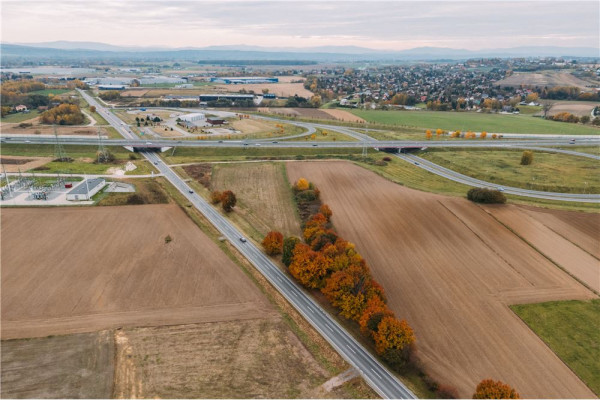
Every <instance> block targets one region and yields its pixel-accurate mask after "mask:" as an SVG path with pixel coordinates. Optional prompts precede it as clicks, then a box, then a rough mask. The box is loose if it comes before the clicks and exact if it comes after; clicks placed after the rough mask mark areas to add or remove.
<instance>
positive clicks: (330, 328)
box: [325, 324, 335, 332]
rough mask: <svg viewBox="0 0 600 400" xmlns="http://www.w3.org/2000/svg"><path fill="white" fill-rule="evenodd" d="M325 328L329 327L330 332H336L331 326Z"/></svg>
mask: <svg viewBox="0 0 600 400" xmlns="http://www.w3.org/2000/svg"><path fill="white" fill-rule="evenodd" d="M325 326H326V327H328V328H329V330H330V331H331V332H335V331H334V330H333V328H332V327H331V326H329V324H325Z"/></svg>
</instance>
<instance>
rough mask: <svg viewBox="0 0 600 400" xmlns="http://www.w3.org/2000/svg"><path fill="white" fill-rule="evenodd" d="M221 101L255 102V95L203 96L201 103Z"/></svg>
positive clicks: (201, 96) (225, 94)
mask: <svg viewBox="0 0 600 400" xmlns="http://www.w3.org/2000/svg"><path fill="white" fill-rule="evenodd" d="M219 99H227V100H231V101H236V100H254V95H253V94H228V93H223V94H201V95H200V101H217V100H219Z"/></svg>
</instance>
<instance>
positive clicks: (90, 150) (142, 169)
mask: <svg viewBox="0 0 600 400" xmlns="http://www.w3.org/2000/svg"><path fill="white" fill-rule="evenodd" d="M64 149H65V152H66V153H67V157H69V158H72V159H73V160H74V161H72V162H56V161H51V162H49V163H48V164H45V165H44V166H43V167H42V168H39V169H37V170H36V171H31V170H30V171H27V172H40V173H72V174H78V173H79V174H106V173H107V172H106V171H107V170H108V169H109V168H111V167H117V168H122V167H123V166H124V164H125V163H126V162H127V161H130V159H129V156H130V154H132V153H130V152H129V151H128V150H126V149H124V148H122V147H118V146H115V147H107V149H108V150H109V151H110V152H111V153H112V154H113V155H114V156H115V161H114V162H113V163H106V164H94V163H93V161H94V159H95V158H96V150H97V148H96V147H95V146H68V145H67V146H64ZM2 155H5V156H29V157H54V156H55V153H54V145H38V144H27V145H24V144H6V143H5V144H3V145H2ZM133 163H134V164H135V165H136V166H137V169H135V170H133V171H131V172H128V173H127V175H146V174H150V173H151V171H155V168H154V166H152V165H150V163H149V162H147V161H145V160H144V159H142V157H141V156H140V155H137V159H136V160H133ZM24 172H25V171H24Z"/></svg>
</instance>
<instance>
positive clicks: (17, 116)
mask: <svg viewBox="0 0 600 400" xmlns="http://www.w3.org/2000/svg"><path fill="white" fill-rule="evenodd" d="M39 115H40V112H39V111H37V110H35V111H30V112H28V113H14V114H8V115H7V116H6V117H4V118H2V119H0V122H5V123H7V124H11V123H19V122H23V121H27V120H28V119H32V118H36V117H37V116H39Z"/></svg>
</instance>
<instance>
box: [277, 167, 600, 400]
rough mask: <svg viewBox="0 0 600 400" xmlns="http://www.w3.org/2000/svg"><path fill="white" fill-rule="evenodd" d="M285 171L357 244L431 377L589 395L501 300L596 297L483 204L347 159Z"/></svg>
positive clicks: (464, 389) (536, 392) (466, 392)
mask: <svg viewBox="0 0 600 400" xmlns="http://www.w3.org/2000/svg"><path fill="white" fill-rule="evenodd" d="M288 175H289V179H290V181H294V180H296V179H298V178H299V177H306V178H307V179H309V180H310V181H311V182H314V183H315V184H316V185H317V187H319V189H320V190H321V196H322V198H323V201H324V202H325V203H327V204H329V205H330V206H331V208H332V210H333V213H334V215H333V223H334V225H335V227H336V229H337V230H338V232H339V233H340V235H341V236H343V237H345V238H347V239H348V240H350V241H352V242H354V243H356V245H357V249H358V250H359V252H360V253H361V254H362V255H363V256H364V257H365V259H366V260H367V262H368V263H369V265H370V267H371V270H372V272H373V274H374V276H375V278H376V279H377V280H378V281H379V282H382V283H383V286H384V288H385V289H386V293H387V296H388V303H389V305H390V307H391V308H392V310H394V311H395V312H396V313H397V315H398V316H399V317H401V318H406V319H407V320H408V322H409V324H411V326H412V327H413V328H414V329H415V332H416V336H417V345H418V348H419V355H420V358H421V360H422V361H423V363H424V365H425V367H426V370H427V371H428V372H429V373H430V374H431V375H432V376H433V377H434V378H435V379H436V380H438V381H440V382H442V383H448V384H451V385H454V386H456V387H457V388H458V390H459V394H460V395H461V397H468V396H470V395H471V394H472V392H473V388H474V387H475V385H476V384H477V382H479V381H480V380H481V379H483V378H486V377H490V376H492V377H494V378H495V379H501V380H503V381H505V382H508V383H510V384H511V385H512V386H513V387H515V388H516V389H517V390H518V391H519V392H520V393H521V395H522V396H524V397H570V398H577V397H590V396H592V397H593V393H591V392H590V391H589V389H588V388H587V387H586V386H585V385H584V384H583V383H582V382H581V381H580V380H579V378H577V377H576V376H575V375H574V374H573V372H572V371H571V370H569V369H568V368H567V367H566V366H565V365H564V364H563V363H562V361H561V360H560V359H558V357H556V355H555V354H554V353H553V352H552V351H551V350H550V349H549V348H548V347H547V346H546V345H545V344H544V343H543V342H542V341H541V340H540V339H539V338H538V337H537V336H536V335H535V334H534V333H533V332H532V331H531V330H529V328H527V326H525V325H524V324H523V323H522V321H521V320H520V319H519V318H518V317H516V316H515V315H514V313H512V312H511V310H510V309H509V308H508V306H507V305H508V304H511V303H513V302H521V301H525V302H536V301H546V300H553V299H554V300H556V299H589V298H594V297H595V296H594V294H593V293H592V292H590V291H589V290H587V289H586V288H584V287H583V286H581V285H580V284H579V283H578V282H577V281H575V280H574V279H573V278H571V277H570V276H569V275H567V274H566V273H564V272H563V271H561V270H560V269H559V268H557V267H556V266H555V265H553V264H552V263H551V262H549V261H548V260H547V259H546V258H545V257H543V256H542V255H540V254H539V253H537V252H536V251H535V250H534V249H532V248H531V247H530V246H528V245H527V244H526V243H524V242H523V241H522V240H521V239H519V238H518V237H517V236H516V235H514V234H512V233H511V232H510V231H509V230H507V229H506V228H505V227H503V226H502V225H501V224H499V223H497V222H496V221H495V220H494V218H492V217H491V216H490V215H488V214H487V213H486V212H485V211H484V210H483V209H482V208H480V207H478V206H476V205H474V204H472V203H469V202H467V201H466V200H464V199H450V198H447V197H443V196H439V195H433V194H427V193H420V192H416V191H413V190H410V189H406V188H403V187H400V186H397V185H394V184H393V183H390V182H388V181H386V180H385V179H383V178H381V177H377V176H374V175H373V174H371V173H370V172H368V171H365V170H363V169H361V168H360V167H358V166H355V165H352V164H349V163H344V162H331V163H329V164H328V163H326V162H323V163H310V162H302V163H299V162H290V163H289V164H288ZM499 332H502V334H499Z"/></svg>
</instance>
